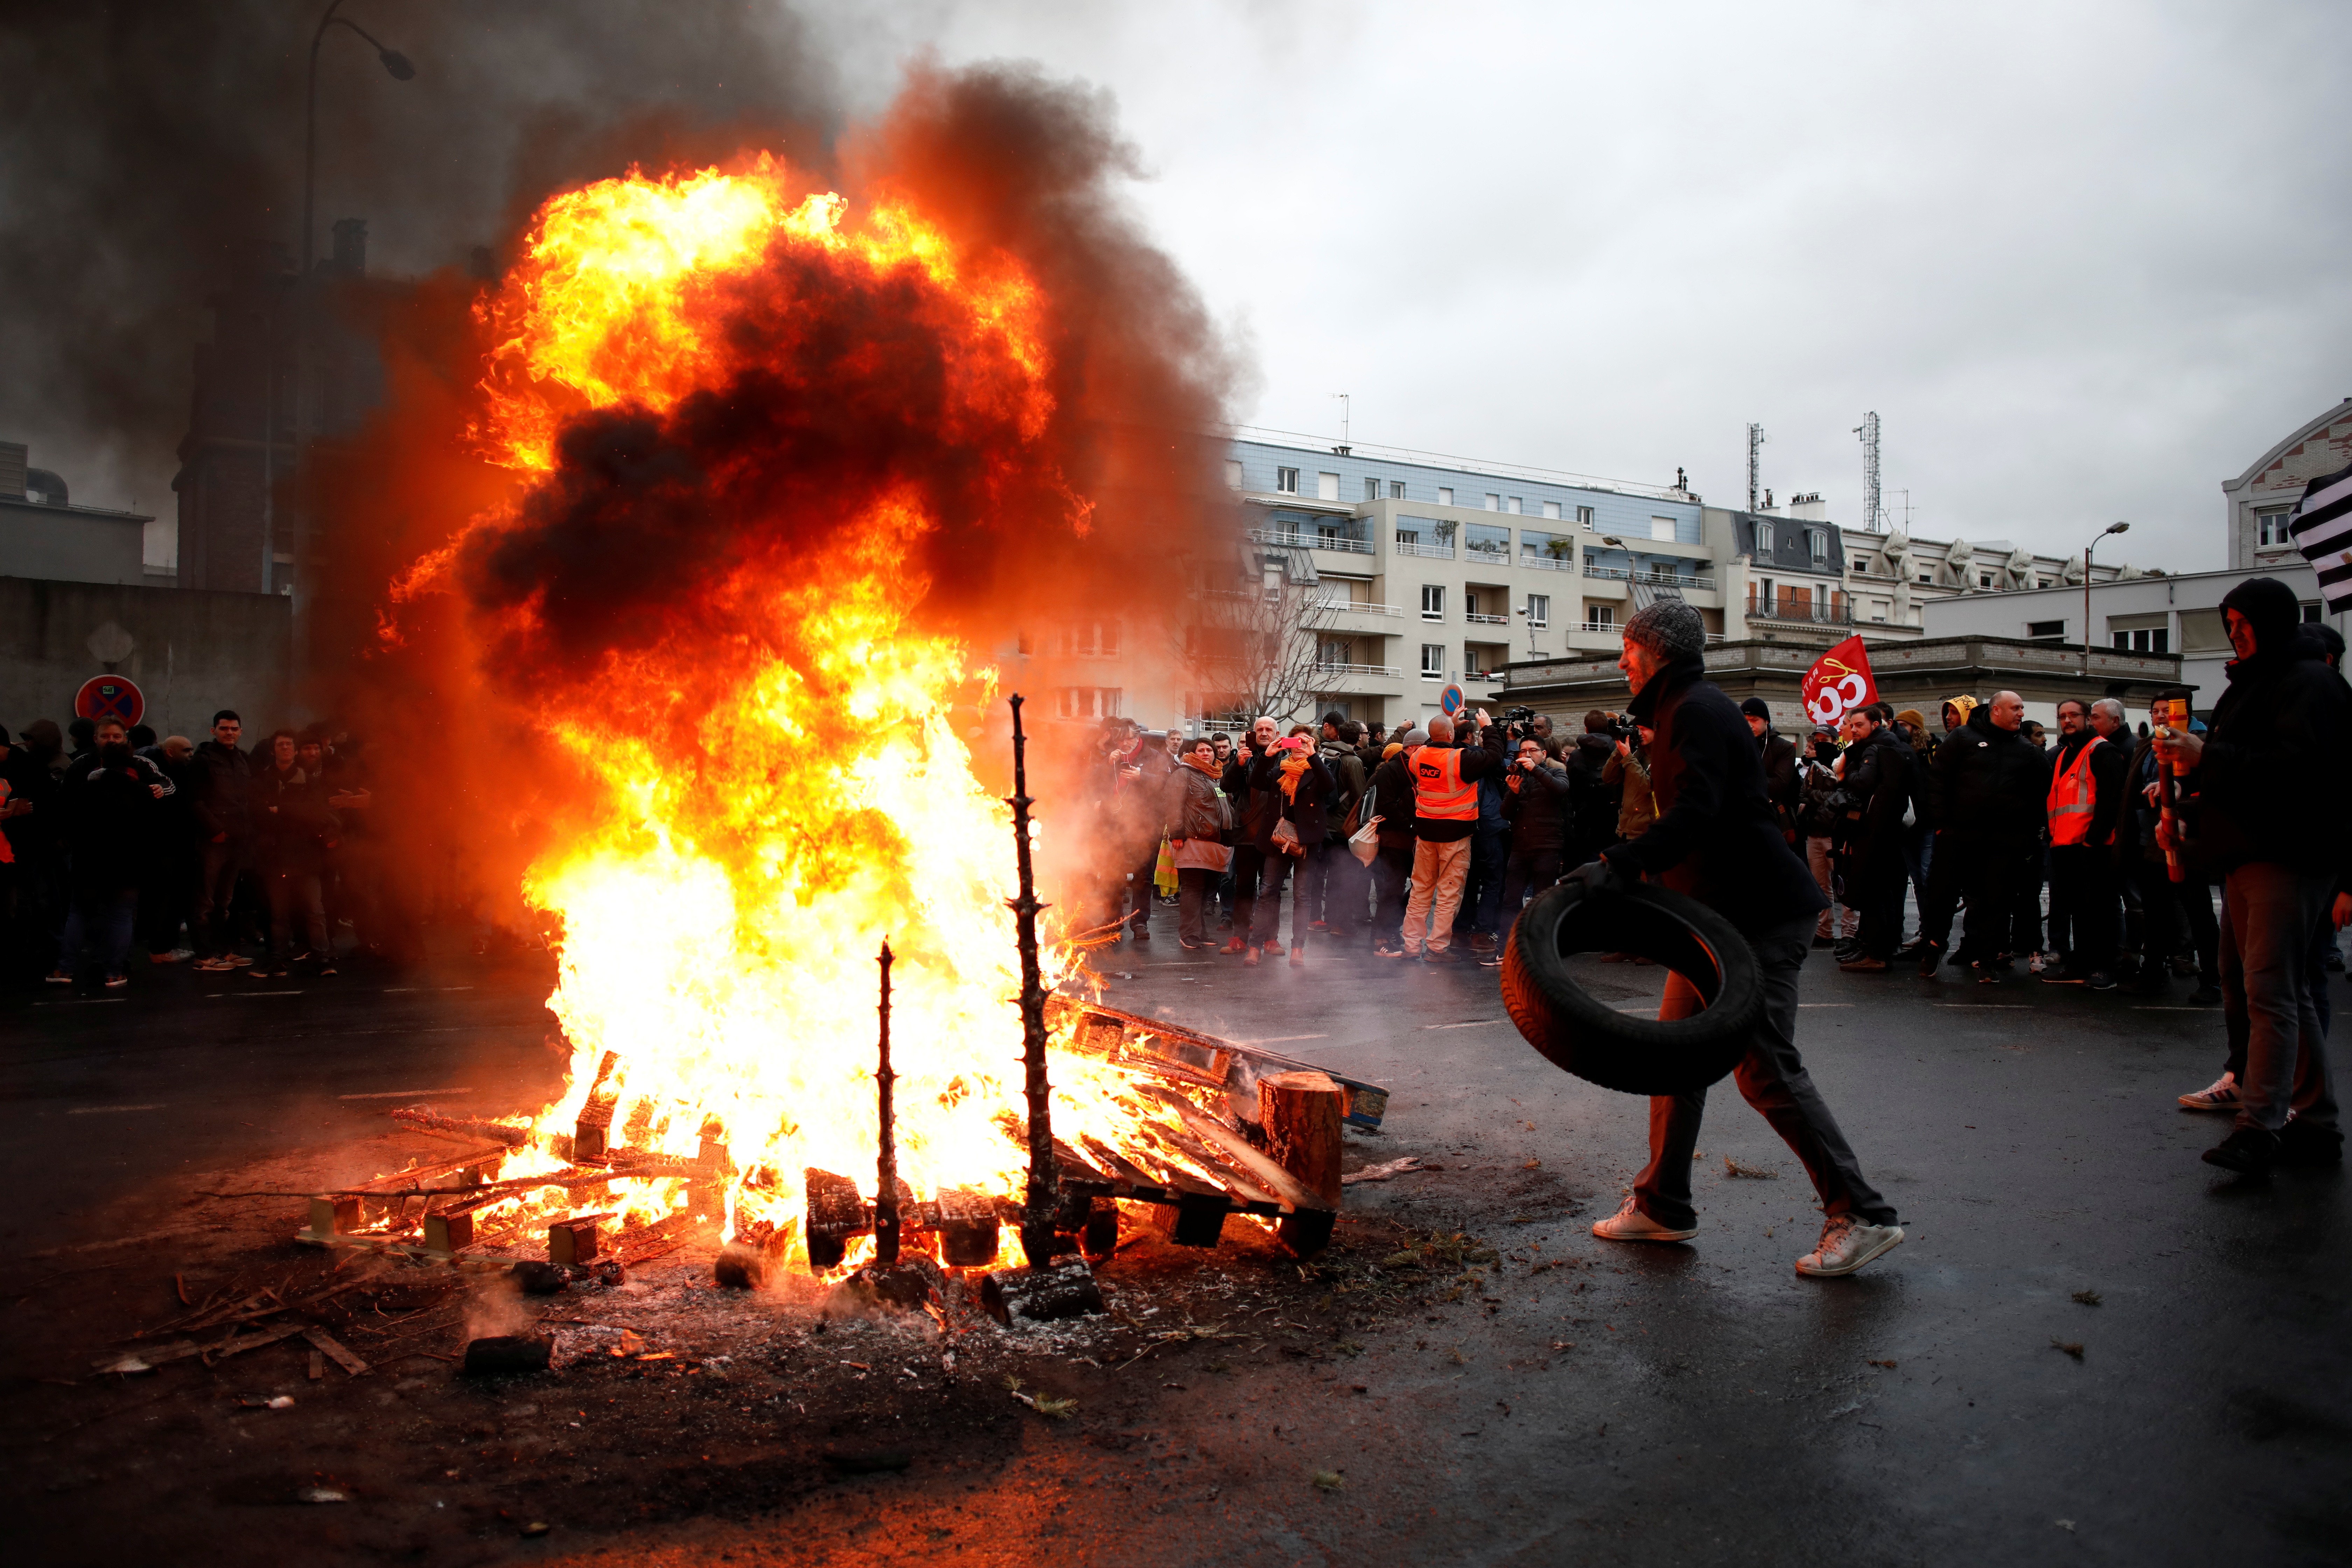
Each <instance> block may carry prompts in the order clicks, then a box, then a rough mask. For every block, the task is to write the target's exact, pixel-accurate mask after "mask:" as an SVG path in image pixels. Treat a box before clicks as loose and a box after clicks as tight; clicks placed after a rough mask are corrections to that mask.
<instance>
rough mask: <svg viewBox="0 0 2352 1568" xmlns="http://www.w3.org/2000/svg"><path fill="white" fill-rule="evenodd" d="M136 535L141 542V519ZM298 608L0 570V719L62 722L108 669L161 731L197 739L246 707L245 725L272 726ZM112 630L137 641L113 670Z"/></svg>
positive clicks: (12, 723)
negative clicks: (143, 703) (107, 654)
mask: <svg viewBox="0 0 2352 1568" xmlns="http://www.w3.org/2000/svg"><path fill="white" fill-rule="evenodd" d="M131 540H132V542H133V546H134V551H135V547H136V542H137V540H138V532H137V530H136V529H135V528H134V529H133V530H132V531H131ZM132 565H133V567H134V569H135V568H136V566H137V558H136V555H135V553H134V555H133V558H132ZM293 608H294V605H293V601H292V600H290V599H287V598H283V597H280V596H278V595H267V594H222V593H205V592H203V591H201V590H197V589H192V588H145V587H131V586H127V585H116V584H99V583H59V582H53V581H42V580H37V579H30V578H24V577H5V576H0V723H5V724H6V725H7V726H8V729H9V731H10V732H11V733H14V732H15V731H16V730H17V729H18V728H19V727H20V726H22V725H24V724H25V723H26V722H28V721H32V720H35V719H54V720H56V721H58V725H59V727H60V728H62V727H63V726H64V725H65V724H66V722H67V721H68V720H70V719H71V718H72V717H73V700H74V693H75V692H77V691H79V690H80V689H81V684H82V682H83V681H85V680H88V679H89V678H90V677H91V676H94V675H104V674H109V673H111V674H116V675H124V676H128V677H130V679H131V680H132V681H133V682H134V683H135V684H136V685H137V686H138V688H139V690H140V693H141V695H142V696H143V697H145V698H146V700H147V719H146V721H147V722H148V723H150V724H152V725H153V726H154V727H155V732H156V733H157V734H159V735H170V734H182V735H186V736H187V737H189V738H190V739H191V740H201V739H203V738H204V736H203V731H204V729H205V726H206V725H207V724H209V723H210V722H211V721H212V716H213V713H214V711H215V710H217V709H221V708H234V709H236V710H237V711H238V712H239V713H241V714H243V715H244V716H245V721H246V730H247V733H248V734H250V733H252V732H253V731H256V730H261V731H265V732H266V731H268V729H269V728H270V727H273V726H275V725H277V724H279V723H281V722H284V721H286V719H287V718H288V717H289V711H288V709H287V706H286V703H287V694H288V673H289V666H290V658H291V654H292V649H293ZM108 627H114V628H119V631H120V633H121V635H122V636H127V637H129V639H130V647H129V650H128V651H127V652H125V653H123V654H122V655H121V658H119V659H118V660H117V661H116V663H115V667H114V668H113V669H112V670H111V671H109V670H108V669H107V668H106V666H105V665H104V664H103V663H102V662H101V661H100V658H99V655H98V654H97V653H96V652H93V651H92V648H91V646H90V644H91V641H92V639H93V637H96V638H97V639H98V642H99V646H100V647H101V648H103V647H107V646H108V645H109V643H110V642H111V643H119V642H120V641H121V637H116V636H114V635H113V634H110V633H107V632H106V628H108Z"/></svg>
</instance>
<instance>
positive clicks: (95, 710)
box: [74, 675, 147, 730]
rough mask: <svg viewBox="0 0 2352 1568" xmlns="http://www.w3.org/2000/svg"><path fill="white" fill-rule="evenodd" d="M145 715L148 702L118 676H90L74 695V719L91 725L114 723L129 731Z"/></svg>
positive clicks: (134, 687)
mask: <svg viewBox="0 0 2352 1568" xmlns="http://www.w3.org/2000/svg"><path fill="white" fill-rule="evenodd" d="M146 711H147V700H146V699H145V698H144V697H142V696H141V695H140V694H139V688H137V687H136V686H133V685H131V682H129V681H128V680H125V679H122V677H121V676H119V675H93V676H91V677H90V678H89V679H88V680H85V681H83V682H82V683H81V689H80V690H79V691H78V692H76V693H75V694H74V717H75V718H77V719H88V720H89V721H91V722H92V723H103V722H104V721H107V720H109V719H114V720H118V721H121V725H122V727H123V728H124V729H126V730H128V729H129V728H131V725H133V724H136V723H137V722H139V720H140V718H141V716H142V715H143V714H144V713H145V712H146Z"/></svg>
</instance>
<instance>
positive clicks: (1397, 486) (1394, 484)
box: [1389, 479, 1404, 500]
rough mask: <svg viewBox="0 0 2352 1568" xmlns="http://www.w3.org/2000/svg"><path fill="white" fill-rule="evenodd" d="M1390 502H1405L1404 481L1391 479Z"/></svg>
mask: <svg viewBox="0 0 2352 1568" xmlns="http://www.w3.org/2000/svg"><path fill="white" fill-rule="evenodd" d="M1389 500H1404V481H1403V480H1402V479H1391V480H1390V481H1389Z"/></svg>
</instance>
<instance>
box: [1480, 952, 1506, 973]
mask: <svg viewBox="0 0 2352 1568" xmlns="http://www.w3.org/2000/svg"><path fill="white" fill-rule="evenodd" d="M1478 967H1479V968H1481V969H1500V968H1502V967H1503V952H1502V950H1501V949H1500V948H1496V950H1494V951H1493V952H1482V953H1480V954H1479V955H1478Z"/></svg>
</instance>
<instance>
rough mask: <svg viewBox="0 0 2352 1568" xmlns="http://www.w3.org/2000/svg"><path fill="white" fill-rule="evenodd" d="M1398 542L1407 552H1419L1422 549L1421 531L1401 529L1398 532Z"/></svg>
mask: <svg viewBox="0 0 2352 1568" xmlns="http://www.w3.org/2000/svg"><path fill="white" fill-rule="evenodd" d="M1396 542H1397V543H1399V544H1400V545H1402V546H1403V547H1404V548H1405V549H1407V550H1418V549H1420V548H1421V530H1419V529H1417V528H1400V529H1398V530H1397V531H1396Z"/></svg>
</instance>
